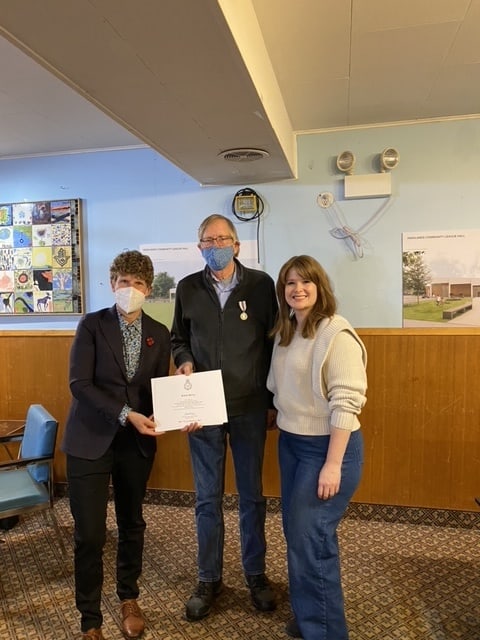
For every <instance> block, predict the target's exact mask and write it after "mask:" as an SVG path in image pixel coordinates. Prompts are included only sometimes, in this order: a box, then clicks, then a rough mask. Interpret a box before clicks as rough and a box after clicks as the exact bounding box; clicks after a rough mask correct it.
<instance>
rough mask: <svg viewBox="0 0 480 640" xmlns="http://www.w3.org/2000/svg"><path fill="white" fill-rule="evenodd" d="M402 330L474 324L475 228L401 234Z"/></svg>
mask: <svg viewBox="0 0 480 640" xmlns="http://www.w3.org/2000/svg"><path fill="white" fill-rule="evenodd" d="M402 280H403V282H402V291H403V300H402V309H403V312H402V315H403V326H404V327H452V326H453V327H479V326H480V230H478V229H470V230H459V231H457V230H453V231H415V232H412V233H403V234H402Z"/></svg>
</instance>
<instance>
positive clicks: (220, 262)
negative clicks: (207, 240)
mask: <svg viewBox="0 0 480 640" xmlns="http://www.w3.org/2000/svg"><path fill="white" fill-rule="evenodd" d="M233 255H234V253H233V246H230V247H207V248H206V249H202V256H203V259H204V260H205V262H206V263H207V264H208V266H209V267H210V269H211V270H212V271H223V269H225V267H227V266H228V265H229V263H230V262H231V261H232V260H233Z"/></svg>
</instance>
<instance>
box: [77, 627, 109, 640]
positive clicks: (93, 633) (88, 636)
mask: <svg viewBox="0 0 480 640" xmlns="http://www.w3.org/2000/svg"><path fill="white" fill-rule="evenodd" d="M82 640H105V638H104V637H103V633H102V630H101V629H89V630H88V631H85V633H82Z"/></svg>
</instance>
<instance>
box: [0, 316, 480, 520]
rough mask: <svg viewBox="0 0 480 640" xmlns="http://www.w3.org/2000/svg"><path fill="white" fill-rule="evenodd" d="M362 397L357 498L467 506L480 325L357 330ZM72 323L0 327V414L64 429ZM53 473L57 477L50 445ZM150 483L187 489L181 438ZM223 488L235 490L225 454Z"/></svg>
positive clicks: (164, 451) (479, 475)
mask: <svg viewBox="0 0 480 640" xmlns="http://www.w3.org/2000/svg"><path fill="white" fill-rule="evenodd" d="M359 334H360V336H361V337H362V339H363V340H364V342H365V345H366V347H367V351H368V357H369V363H368V379H369V390H368V402H367V405H366V407H365V409H364V412H363V414H362V425H363V433H364V437H365V445H366V461H365V470H364V476H363V480H362V484H361V486H360V488H359V490H358V492H357V494H356V496H355V499H356V501H359V502H366V503H376V504H389V505H403V506H416V507H435V508H448V509H459V510H475V505H474V503H473V497H474V496H475V495H480V464H479V462H480V393H479V390H478V385H479V382H480V329H478V330H477V329H461V328H459V329H431V330H426V329H363V330H359ZM72 339H73V332H72V331H51V332H50V331H35V332H33V331H32V332H30V331H3V332H2V331H0V353H1V359H2V366H1V367H0V389H1V394H0V418H3V419H22V418H23V417H24V416H25V412H26V410H27V408H28V405H29V404H31V403H36V402H39V403H42V404H44V405H45V407H46V408H47V409H48V410H49V411H50V412H51V413H52V414H53V415H55V417H57V418H58V420H59V423H60V435H59V440H60V439H61V434H62V433H63V426H64V424H65V419H66V415H67V412H68V406H69V402H70V393H69V389H68V356H69V351H70V346H71V342H72ZM276 443H277V433H276V432H270V433H269V435H268V439H267V448H266V459H265V468H264V488H265V493H266V495H269V496H278V495H279V478H278V467H277V459H276ZM55 471H56V476H57V478H56V479H57V481H60V482H61V481H64V480H65V460H64V456H63V454H62V453H61V452H58V454H57V459H56V464H55ZM150 487H152V488H164V489H176V490H187V491H190V490H193V483H192V475H191V471H190V461H189V454H188V446H187V442H186V437H185V435H184V434H182V433H179V432H171V433H167V434H166V435H164V436H162V437H161V438H160V440H159V452H158V454H157V458H156V461H155V465H154V469H153V472H152V475H151V478H150ZM226 491H227V492H228V493H232V492H234V491H235V484H234V481H233V472H232V467H231V461H230V460H229V462H228V468H227V482H226Z"/></svg>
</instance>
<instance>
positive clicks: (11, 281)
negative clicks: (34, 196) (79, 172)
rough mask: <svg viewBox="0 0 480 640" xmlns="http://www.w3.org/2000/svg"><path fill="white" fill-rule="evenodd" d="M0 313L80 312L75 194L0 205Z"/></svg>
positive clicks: (78, 211) (78, 203) (78, 213)
mask: <svg viewBox="0 0 480 640" xmlns="http://www.w3.org/2000/svg"><path fill="white" fill-rule="evenodd" d="M0 313H1V314H6V315H25V314H35V315H52V314H62V315H63V314H67V315H69V314H81V313H83V286H82V260H81V201H80V199H78V198H76V199H72V200H43V201H39V202H13V203H4V204H0Z"/></svg>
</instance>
